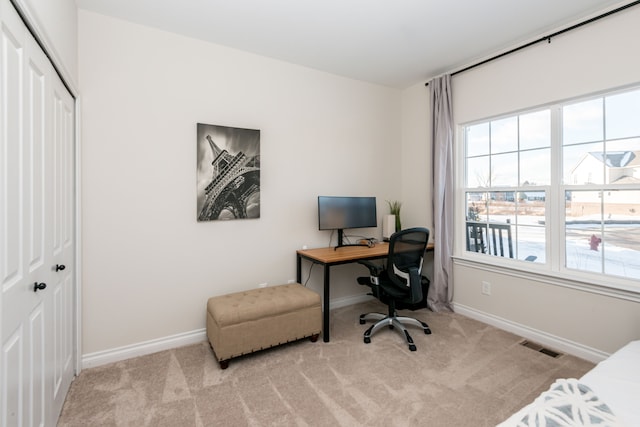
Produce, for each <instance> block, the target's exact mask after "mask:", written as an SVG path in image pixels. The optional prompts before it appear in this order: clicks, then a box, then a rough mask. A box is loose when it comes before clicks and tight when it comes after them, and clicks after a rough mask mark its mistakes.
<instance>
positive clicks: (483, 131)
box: [460, 88, 640, 286]
mask: <svg viewBox="0 0 640 427" xmlns="http://www.w3.org/2000/svg"><path fill="white" fill-rule="evenodd" d="M463 131H464V132H463V135H464V151H463V154H462V160H463V161H462V162H461V164H462V165H463V169H464V177H463V178H462V179H463V182H462V183H461V185H460V187H461V188H462V189H463V192H464V210H465V215H464V220H465V224H464V230H465V233H464V234H465V235H464V238H465V246H464V248H463V253H464V254H466V256H468V257H471V258H474V259H476V260H479V261H482V260H484V261H487V262H491V260H495V258H491V257H500V258H501V261H502V262H506V263H513V265H514V266H516V265H518V264H517V263H525V262H527V263H534V264H536V266H537V268H541V269H547V270H549V272H551V273H552V274H553V273H557V274H563V273H565V272H570V273H573V274H576V275H578V276H580V275H582V276H584V275H587V276H590V277H594V276H593V275H594V274H596V275H599V277H600V279H601V281H602V280H603V279H607V280H608V279H611V278H613V282H614V286H615V283H622V282H625V281H627V282H628V281H633V282H632V285H633V286H637V285H638V283H637V281H638V280H640V88H633V89H630V90H625V91H617V92H611V93H607V94H605V95H600V96H597V97H589V98H585V99H581V100H577V101H576V100H574V101H571V102H566V103H561V104H555V105H550V106H546V107H545V108H541V109H536V110H532V111H525V112H520V113H518V114H513V115H508V116H504V117H499V118H495V119H489V120H485V121H482V122H476V123H472V124H468V125H465V126H464V127H463ZM476 254H480V255H476ZM485 257H486V258H485ZM520 265H522V264H520ZM616 281H617V282H616Z"/></svg>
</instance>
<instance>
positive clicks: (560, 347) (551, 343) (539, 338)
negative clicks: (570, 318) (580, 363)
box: [453, 303, 609, 363]
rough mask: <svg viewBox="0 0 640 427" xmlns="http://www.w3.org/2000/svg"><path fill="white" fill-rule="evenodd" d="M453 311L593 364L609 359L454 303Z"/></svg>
mask: <svg viewBox="0 0 640 427" xmlns="http://www.w3.org/2000/svg"><path fill="white" fill-rule="evenodd" d="M453 310H454V311H455V312H456V313H458V314H462V315H463V316H467V317H470V318H472V319H475V320H479V321H480V322H483V323H486V324H488V325H491V326H495V327H496V328H499V329H503V330H505V331H508V332H511V333H513V334H516V335H519V336H521V337H523V338H526V339H528V340H531V341H535V342H536V343H538V344H543V345H545V346H548V347H550V348H551V349H553V350H557V351H562V352H565V353H568V354H571V355H573V356H576V357H579V358H581V359H585V360H588V361H590V362H593V363H598V362H601V361H603V360H604V359H606V358H607V357H609V354H607V353H604V352H602V351H600V350H596V349H594V348H591V347H587V346H585V345H582V344H580V343H577V342H573V341H569V340H566V339H564V338H561V337H557V336H555V335H551V334H549V333H546V332H543V331H539V330H537V329H533V328H530V327H528V326H525V325H522V324H519V323H516V322H512V321H510V320H507V319H503V318H501V317H498V316H494V315H493V314H489V313H485V312H482V311H478V310H476V309H475V308H471V307H468V306H465V305H462V304H455V303H454V304H453Z"/></svg>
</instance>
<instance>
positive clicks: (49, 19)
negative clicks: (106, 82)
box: [15, 0, 78, 89]
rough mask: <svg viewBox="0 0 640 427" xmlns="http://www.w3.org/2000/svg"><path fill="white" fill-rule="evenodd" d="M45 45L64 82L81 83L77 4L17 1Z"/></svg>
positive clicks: (71, 1)
mask: <svg viewBox="0 0 640 427" xmlns="http://www.w3.org/2000/svg"><path fill="white" fill-rule="evenodd" d="M15 1H16V4H17V5H18V7H19V8H20V9H21V11H22V13H24V14H25V15H26V17H27V19H28V20H29V23H30V24H31V25H32V26H33V27H34V29H35V30H36V32H37V36H38V38H39V39H40V40H42V42H44V44H45V47H46V49H47V52H48V53H49V54H50V55H51V56H52V57H53V60H54V63H55V65H56V67H57V68H58V70H59V71H60V72H61V73H62V75H63V78H64V79H65V81H66V82H67V84H69V85H70V86H72V87H73V88H74V89H75V85H76V84H77V82H78V32H77V22H78V17H77V9H76V2H75V0H15Z"/></svg>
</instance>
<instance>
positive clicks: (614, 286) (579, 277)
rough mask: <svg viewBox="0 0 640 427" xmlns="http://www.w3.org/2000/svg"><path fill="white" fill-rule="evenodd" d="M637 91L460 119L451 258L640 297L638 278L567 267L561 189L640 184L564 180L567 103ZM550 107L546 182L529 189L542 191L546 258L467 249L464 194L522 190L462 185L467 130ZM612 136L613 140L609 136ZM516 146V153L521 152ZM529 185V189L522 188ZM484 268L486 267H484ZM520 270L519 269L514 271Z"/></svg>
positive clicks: (637, 86)
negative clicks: (539, 259) (530, 258)
mask: <svg viewBox="0 0 640 427" xmlns="http://www.w3.org/2000/svg"><path fill="white" fill-rule="evenodd" d="M637 90H640V84H635V85H633V86H627V87H624V88H618V89H609V90H605V91H601V92H598V93H592V94H590V95H584V96H580V97H575V98H571V99H566V100H561V101H557V102H552V103H548V104H545V105H540V106H537V107H531V108H526V109H520V110H517V111H512V112H507V113H504V114H500V115H495V116H491V117H485V118H482V119H479V120H473V121H470V122H467V123H460V124H458V125H457V127H456V138H455V140H456V145H455V148H454V159H455V171H456V172H455V174H454V180H455V185H454V188H455V189H456V195H455V198H454V207H455V208H454V209H455V215H454V221H455V224H456V226H454V230H455V234H454V259H455V260H457V261H462V262H463V263H464V264H466V263H471V264H473V265H476V266H478V265H480V264H481V265H485V266H488V265H490V266H493V267H498V268H499V269H500V270H504V271H505V272H512V273H515V274H522V273H524V275H525V276H527V275H528V274H530V273H533V275H534V276H535V277H538V278H539V277H547V278H548V280H550V281H551V282H554V283H560V284H563V283H564V284H566V285H569V286H570V287H574V288H579V289H592V290H594V289H595V290H597V291H599V292H603V293H605V294H608V295H609V294H615V295H621V292H622V295H627V296H629V295H631V296H632V299H634V300H635V299H637V298H638V297H639V296H640V280H638V279H633V278H627V277H623V276H615V275H611V274H606V273H600V272H598V273H594V272H589V271H586V270H576V269H573V268H568V267H566V262H565V260H566V244H565V243H566V239H565V232H566V221H565V200H564V199H565V192H566V191H576V190H578V191H605V192H606V191H613V190H638V191H640V184H581V185H576V184H574V183H573V182H567V183H565V182H564V177H563V164H562V162H563V157H562V154H563V153H562V150H563V146H564V145H563V140H562V133H563V131H562V126H563V122H562V120H563V117H562V113H563V108H564V107H565V106H567V105H571V104H575V103H579V102H584V101H589V100H593V99H600V98H602V99H604V98H606V97H608V96H612V95H616V94H621V93H626V92H633V91H637ZM547 109H548V110H550V116H551V120H550V126H551V129H550V138H551V141H550V150H551V151H550V153H551V154H550V156H551V164H550V175H551V176H550V184H549V185H541V186H535V187H531V188H532V191H545V193H546V200H545V221H546V224H548V225H547V226H546V227H545V242H546V243H545V257H546V260H545V262H544V263H532V262H527V261H523V260H521V259H518V258H517V256H515V255H514V258H513V259H511V258H507V257H500V256H492V255H487V254H483V253H476V252H471V251H467V249H466V244H467V235H466V234H467V228H466V221H467V213H466V208H467V197H466V195H467V193H468V192H496V191H516V192H517V191H521V189H522V188H523V186H521V185H520V182H518V185H517V186H515V187H503V186H500V187H489V188H480V187H466V184H467V180H466V174H467V170H466V145H467V144H466V138H467V133H466V129H467V128H468V127H470V126H475V125H479V124H483V123H488V122H492V121H497V120H503V119H508V118H511V117H517V116H521V115H525V114H529V113H535V112H537V111H542V110H547ZM611 140H615V138H611ZM603 141H607V139H606V134H603ZM520 151H521V150H520V149H518V156H519V153H520ZM527 188H528V187H527ZM483 268H486V267H483ZM518 271H520V272H521V273H517V272H518Z"/></svg>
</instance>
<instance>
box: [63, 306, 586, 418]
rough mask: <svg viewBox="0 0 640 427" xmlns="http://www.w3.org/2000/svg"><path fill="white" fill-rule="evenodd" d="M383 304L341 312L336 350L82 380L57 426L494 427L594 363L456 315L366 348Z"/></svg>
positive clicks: (99, 372) (199, 357)
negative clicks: (371, 317) (373, 316)
mask: <svg viewBox="0 0 640 427" xmlns="http://www.w3.org/2000/svg"><path fill="white" fill-rule="evenodd" d="M368 311H382V312H384V311H385V307H384V306H383V305H381V304H380V303H378V302H377V301H371V302H366V303H362V304H357V305H353V306H349V307H344V308H340V309H337V310H333V311H332V313H331V325H332V326H331V342H329V343H324V342H322V341H321V340H318V342H316V343H312V342H310V341H309V340H302V341H298V342H295V343H290V344H287V345H284V346H280V347H277V348H274V349H270V350H266V351H262V352H259V353H255V354H252V355H248V356H244V357H241V358H238V359H233V360H231V362H230V364H229V368H228V369H226V370H221V369H220V368H219V365H218V363H217V362H216V361H215V359H214V356H213V354H212V352H211V349H210V348H209V345H208V344H207V343H202V344H196V345H191V346H187V347H182V348H176V349H173V350H167V351H163V352H160V353H156V354H152V355H148V356H142V357H138V358H134V359H130V360H125V361H122V362H117V363H114V364H111V365H106V366H100V367H96V368H92V369H86V370H84V371H82V373H81V374H80V376H78V378H76V379H75V381H74V382H73V384H72V385H71V390H70V392H69V394H68V396H67V400H66V402H65V404H64V407H63V410H62V415H61V418H60V420H59V423H58V425H59V426H234V427H235V426H252V427H253V426H385V427H387V426H422V425H424V426H427V425H428V426H474V427H478V426H495V425H496V424H497V423H499V422H501V421H503V420H504V419H506V418H508V416H509V415H510V414H512V413H513V412H515V411H517V410H518V409H520V408H521V407H522V406H524V405H526V404H527V403H529V402H530V401H532V400H533V399H534V397H535V396H536V395H538V394H539V393H540V392H542V391H544V390H546V389H547V388H548V387H549V386H550V385H551V383H552V382H553V381H554V380H555V379H557V378H579V377H581V376H582V375H583V374H584V373H585V372H587V371H588V370H589V369H591V368H592V367H593V364H592V363H590V362H587V361H584V360H581V359H578V358H575V357H572V356H568V355H563V356H560V357H559V358H556V359H554V358H552V357H550V356H547V355H545V354H542V353H540V352H536V351H535V350H531V349H529V348H526V347H523V346H521V345H520V344H519V342H520V341H522V339H521V338H520V337H518V336H516V335H513V334H510V333H508V332H504V331H501V330H499V329H496V328H494V327H491V326H488V325H485V324H483V323H480V322H478V321H475V320H472V319H469V318H466V317H464V316H461V315H459V314H455V313H433V312H430V311H427V310H420V311H416V312H406V314H409V315H411V316H413V317H418V318H420V319H421V320H423V321H425V322H427V323H428V324H429V326H430V327H431V330H432V331H433V334H431V335H424V334H423V333H422V332H421V331H420V330H419V329H416V328H410V331H411V333H412V337H413V339H414V341H415V343H416V346H417V347H418V350H417V351H416V352H411V351H409V349H408V347H407V345H406V344H405V343H404V341H403V340H402V339H401V337H400V335H399V334H397V333H396V332H395V331H391V330H381V331H379V332H378V333H376V334H375V335H373V337H372V339H371V344H364V343H363V341H362V334H363V332H364V331H365V329H366V328H367V327H368V326H364V325H360V324H359V322H358V315H359V314H360V313H364V312H368Z"/></svg>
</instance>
